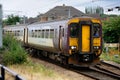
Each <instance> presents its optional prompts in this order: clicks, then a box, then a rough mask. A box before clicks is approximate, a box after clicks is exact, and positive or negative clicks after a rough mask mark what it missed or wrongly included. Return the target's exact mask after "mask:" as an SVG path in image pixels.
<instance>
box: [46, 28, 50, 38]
mask: <svg viewBox="0 0 120 80" xmlns="http://www.w3.org/2000/svg"><path fill="white" fill-rule="evenodd" d="M48 37H49V29H47V30H46V34H45V38H48Z"/></svg>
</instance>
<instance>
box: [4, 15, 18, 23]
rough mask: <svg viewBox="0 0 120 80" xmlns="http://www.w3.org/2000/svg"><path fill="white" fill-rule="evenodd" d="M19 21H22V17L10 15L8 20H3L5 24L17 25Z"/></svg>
mask: <svg viewBox="0 0 120 80" xmlns="http://www.w3.org/2000/svg"><path fill="white" fill-rule="evenodd" d="M17 22H20V17H19V16H14V15H10V16H8V18H7V19H6V20H4V21H3V25H15V24H16V23H17Z"/></svg>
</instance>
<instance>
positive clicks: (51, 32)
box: [50, 29, 54, 38]
mask: <svg viewBox="0 0 120 80" xmlns="http://www.w3.org/2000/svg"><path fill="white" fill-rule="evenodd" d="M53 37H54V29H50V38H53Z"/></svg>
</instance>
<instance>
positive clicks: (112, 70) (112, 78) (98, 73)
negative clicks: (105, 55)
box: [40, 57, 120, 80]
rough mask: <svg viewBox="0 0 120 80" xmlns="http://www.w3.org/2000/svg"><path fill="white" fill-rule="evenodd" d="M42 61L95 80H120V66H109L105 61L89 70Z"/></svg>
mask: <svg viewBox="0 0 120 80" xmlns="http://www.w3.org/2000/svg"><path fill="white" fill-rule="evenodd" d="M40 59H42V60H45V61H47V62H50V63H52V64H55V65H58V66H61V67H63V68H66V69H68V70H71V71H74V72H76V73H79V74H82V75H85V76H86V77H90V78H92V79H95V80H120V66H116V65H113V64H109V63H106V62H103V61H101V62H100V64H97V65H92V66H90V67H88V68H81V67H79V66H73V65H69V67H68V65H62V64H60V63H58V62H56V61H54V60H52V59H49V58H43V57H41V58H40Z"/></svg>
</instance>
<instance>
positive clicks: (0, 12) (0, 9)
mask: <svg viewBox="0 0 120 80" xmlns="http://www.w3.org/2000/svg"><path fill="white" fill-rule="evenodd" d="M1 47H2V5H1V4H0V48H1Z"/></svg>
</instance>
